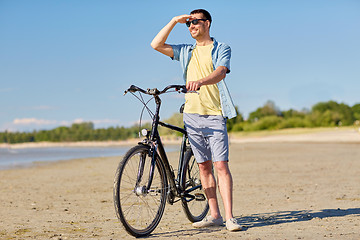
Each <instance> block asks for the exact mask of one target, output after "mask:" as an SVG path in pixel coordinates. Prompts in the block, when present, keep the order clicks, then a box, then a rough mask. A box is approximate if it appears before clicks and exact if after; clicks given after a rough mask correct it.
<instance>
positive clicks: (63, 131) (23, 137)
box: [0, 101, 360, 143]
mask: <svg viewBox="0 0 360 240" xmlns="http://www.w3.org/2000/svg"><path fill="white" fill-rule="evenodd" d="M237 111H238V116H237V117H236V118H233V119H230V120H228V124H227V127H228V131H229V132H238V131H259V130H276V129H284V128H314V127H334V126H350V125H353V124H357V125H359V124H360V122H359V120H360V104H355V105H354V106H352V107H350V106H348V105H346V104H344V103H337V102H335V101H329V102H320V103H318V104H316V105H314V106H313V107H312V108H311V110H302V111H297V110H294V109H290V110H287V111H281V110H279V108H278V107H277V106H276V105H275V103H274V102H272V101H268V102H267V103H265V104H264V106H262V107H259V108H258V109H256V111H254V112H251V113H250V114H249V118H248V119H246V120H245V119H244V118H243V116H242V114H241V113H239V110H238V109H237ZM165 122H168V123H170V124H173V125H177V126H182V125H183V123H182V115H181V114H180V113H176V114H174V115H173V116H172V117H171V118H169V119H167V120H165ZM142 127H146V128H149V129H150V125H149V124H147V126H142ZM359 127H360V126H359ZM138 133H139V126H132V127H129V128H125V127H110V128H107V129H104V128H101V129H95V128H94V124H93V123H91V122H84V123H76V124H73V125H71V126H70V127H65V126H62V127H58V128H55V129H52V130H41V131H33V132H0V143H23V142H42V141H49V142H73V141H108V140H113V141H118V140H126V139H129V138H134V137H137V136H138ZM160 134H166V135H168V134H174V132H173V131H171V130H168V129H166V128H163V127H162V128H160Z"/></svg>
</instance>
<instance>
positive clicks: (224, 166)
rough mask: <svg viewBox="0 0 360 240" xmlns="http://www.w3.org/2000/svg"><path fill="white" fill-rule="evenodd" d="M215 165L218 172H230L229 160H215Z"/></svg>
mask: <svg viewBox="0 0 360 240" xmlns="http://www.w3.org/2000/svg"><path fill="white" fill-rule="evenodd" d="M214 165H215V169H216V171H217V172H218V174H229V173H230V169H229V164H228V162H227V161H219V162H215V163H214Z"/></svg>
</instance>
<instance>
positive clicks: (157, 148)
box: [147, 96, 187, 204]
mask: <svg viewBox="0 0 360 240" xmlns="http://www.w3.org/2000/svg"><path fill="white" fill-rule="evenodd" d="M154 98H155V103H156V111H155V115H154V119H153V123H152V131H151V134H150V139H149V142H150V143H152V144H151V146H150V147H151V148H150V149H151V151H150V152H151V154H152V161H151V168H150V174H149V180H148V186H147V189H150V186H151V183H152V178H153V176H154V168H155V153H156V152H157V153H158V154H159V156H160V158H161V160H162V162H163V164H164V167H165V171H166V176H167V179H168V182H169V184H170V191H171V193H172V194H173V195H175V196H177V197H181V196H184V193H183V192H182V191H181V189H180V188H179V183H180V181H181V178H182V177H183V176H181V174H180V173H181V172H182V171H178V175H177V177H176V180H175V175H174V172H173V170H172V167H171V165H170V163H169V159H168V158H167V155H166V152H165V149H164V145H163V144H162V141H161V138H160V135H159V132H158V126H159V125H161V126H163V127H166V128H169V129H172V130H174V131H177V132H180V133H182V134H183V140H182V144H181V149H180V157H179V165H178V166H179V169H182V167H183V166H184V154H185V152H186V150H187V148H186V142H187V133H186V130H185V128H180V127H177V126H173V125H171V124H168V123H164V122H161V121H160V119H159V113H160V106H161V99H160V97H159V96H154ZM172 200H173V199H172ZM170 203H171V204H172V203H173V202H170Z"/></svg>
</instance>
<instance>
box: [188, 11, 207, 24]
mask: <svg viewBox="0 0 360 240" xmlns="http://www.w3.org/2000/svg"><path fill="white" fill-rule="evenodd" d="M195 13H202V15H204V17H205V18H206V19H207V20H209V21H210V26H211V21H212V19H211V15H210V13H209V12H208V11H206V10H205V9H195V10H193V11H191V13H190V14H195Z"/></svg>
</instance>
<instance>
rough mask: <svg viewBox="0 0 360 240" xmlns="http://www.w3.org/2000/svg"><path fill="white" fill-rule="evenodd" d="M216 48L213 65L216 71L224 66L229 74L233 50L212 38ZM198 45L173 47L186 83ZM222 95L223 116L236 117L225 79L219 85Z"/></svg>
mask: <svg viewBox="0 0 360 240" xmlns="http://www.w3.org/2000/svg"><path fill="white" fill-rule="evenodd" d="M212 40H213V44H214V48H213V50H212V53H211V56H212V63H213V67H214V69H216V68H217V67H219V66H224V67H226V68H227V69H228V71H227V73H229V72H230V58H231V48H230V46H229V45H227V44H224V43H219V42H217V41H216V40H215V39H214V38H212ZM195 46H196V44H194V45H192V44H178V45H171V47H172V49H173V52H174V57H173V58H172V59H173V60H177V61H180V64H181V67H182V70H183V79H184V81H185V83H186V75H187V67H188V65H189V62H190V58H191V54H192V51H193V49H194V48H195ZM217 86H218V88H219V93H220V103H221V109H222V114H223V116H224V117H226V118H233V117H236V110H235V106H234V103H233V101H232V99H231V96H230V92H229V89H228V88H227V86H226V83H225V79H223V80H221V81H220V82H218V83H217Z"/></svg>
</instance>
